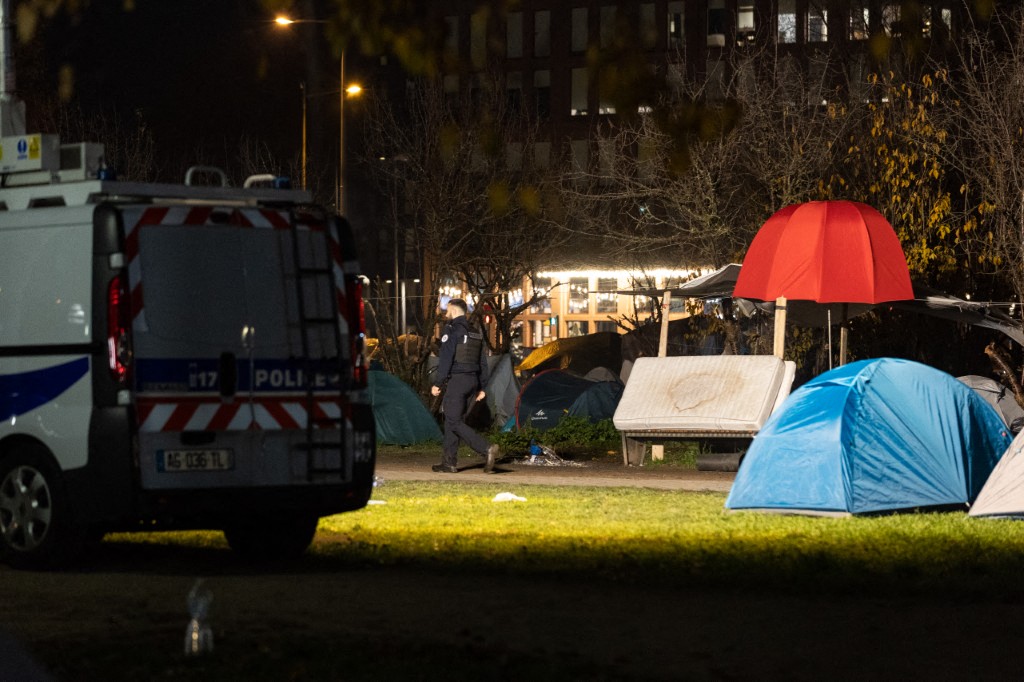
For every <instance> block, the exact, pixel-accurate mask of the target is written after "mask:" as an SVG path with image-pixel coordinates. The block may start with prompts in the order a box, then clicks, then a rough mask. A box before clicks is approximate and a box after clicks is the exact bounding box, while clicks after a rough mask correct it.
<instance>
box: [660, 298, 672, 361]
mask: <svg viewBox="0 0 1024 682" xmlns="http://www.w3.org/2000/svg"><path fill="white" fill-rule="evenodd" d="M670 310H672V292H671V291H666V292H665V295H664V298H662V299H661V337H660V338H659V339H658V357H659V358H663V357H665V356H666V355H668V314H669V311H670Z"/></svg>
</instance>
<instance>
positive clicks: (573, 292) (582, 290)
mask: <svg viewBox="0 0 1024 682" xmlns="http://www.w3.org/2000/svg"><path fill="white" fill-rule="evenodd" d="M589 312H590V287H589V280H588V279H587V278H586V277H572V278H571V279H570V280H569V314H570V315H585V314H587V313H589Z"/></svg>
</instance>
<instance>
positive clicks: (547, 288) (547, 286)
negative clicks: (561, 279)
mask: <svg viewBox="0 0 1024 682" xmlns="http://www.w3.org/2000/svg"><path fill="white" fill-rule="evenodd" d="M533 293H535V294H539V295H540V296H541V298H540V299H539V300H538V301H537V302H536V303H534V304H533V305H531V306H530V312H531V313H533V314H550V313H551V299H550V298H548V295H549V294H550V293H551V278H550V277H537V278H535V279H534V280H533Z"/></svg>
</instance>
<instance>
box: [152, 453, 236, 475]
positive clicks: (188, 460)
mask: <svg viewBox="0 0 1024 682" xmlns="http://www.w3.org/2000/svg"><path fill="white" fill-rule="evenodd" d="M234 468H235V453H234V452H233V451H232V450H158V451H157V453H156V470H157V471H159V472H161V473H176V472H179V471H229V470H231V469H234Z"/></svg>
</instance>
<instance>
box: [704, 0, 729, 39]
mask: <svg viewBox="0 0 1024 682" xmlns="http://www.w3.org/2000/svg"><path fill="white" fill-rule="evenodd" d="M726 18H727V15H726V11H725V0H708V47H725V22H726Z"/></svg>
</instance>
